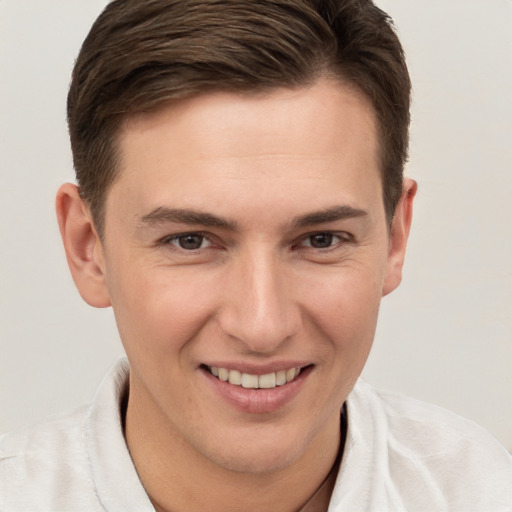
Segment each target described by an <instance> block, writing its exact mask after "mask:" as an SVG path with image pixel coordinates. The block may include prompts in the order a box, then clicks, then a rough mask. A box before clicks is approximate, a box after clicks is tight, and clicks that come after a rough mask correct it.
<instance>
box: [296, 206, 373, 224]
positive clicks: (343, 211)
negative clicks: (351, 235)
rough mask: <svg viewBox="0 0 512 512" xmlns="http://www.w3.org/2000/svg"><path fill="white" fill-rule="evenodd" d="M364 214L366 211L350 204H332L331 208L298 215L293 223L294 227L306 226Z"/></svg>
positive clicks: (363, 215)
mask: <svg viewBox="0 0 512 512" xmlns="http://www.w3.org/2000/svg"><path fill="white" fill-rule="evenodd" d="M366 215H367V213H366V211H364V210H361V209H359V208H353V207H352V206H346V205H344V206H334V207H332V208H327V209H325V210H320V211H318V212H312V213H308V214H306V215H303V216H301V217H298V218H297V219H295V222H294V224H295V226H296V227H306V226H313V225H315V224H323V223H325V222H335V221H337V220H343V219H350V218H354V217H365V216H366Z"/></svg>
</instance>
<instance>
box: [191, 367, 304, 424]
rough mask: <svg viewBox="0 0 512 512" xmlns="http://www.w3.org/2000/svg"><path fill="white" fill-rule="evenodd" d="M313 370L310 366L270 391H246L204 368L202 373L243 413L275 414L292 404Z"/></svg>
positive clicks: (220, 393) (216, 389)
mask: <svg viewBox="0 0 512 512" xmlns="http://www.w3.org/2000/svg"><path fill="white" fill-rule="evenodd" d="M312 369H313V368H312V367H311V366H308V367H306V368H304V369H303V370H302V371H301V372H300V373H299V375H298V376H297V377H295V379H293V380H292V381H291V382H288V383H286V384H284V385H282V386H276V387H275V388H270V389H261V388H260V389H246V388H244V387H242V386H236V385H234V384H230V383H229V382H225V381H223V380H220V379H218V378H217V377H214V376H213V375H212V374H211V373H210V372H209V371H208V370H206V369H204V368H201V372H202V373H203V375H204V376H205V377H206V378H207V380H208V382H209V384H210V385H211V386H213V388H214V389H215V391H216V392H217V394H218V395H220V396H221V397H222V398H223V399H224V400H225V401H226V402H228V403H229V404H230V405H231V406H233V407H235V408H236V409H238V410H239V411H242V412H246V413H252V414H263V413H272V412H275V411H277V410H279V409H281V408H282V407H284V406H285V405H286V404H288V403H289V402H291V401H292V400H293V399H294V398H295V397H296V396H297V394H298V393H299V392H300V390H301V389H302V387H303V386H304V384H305V382H306V380H307V378H308V377H309V375H310V374H311V371H312Z"/></svg>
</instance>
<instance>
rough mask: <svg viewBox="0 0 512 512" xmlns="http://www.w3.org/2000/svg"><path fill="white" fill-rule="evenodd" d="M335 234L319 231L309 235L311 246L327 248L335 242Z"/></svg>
mask: <svg viewBox="0 0 512 512" xmlns="http://www.w3.org/2000/svg"><path fill="white" fill-rule="evenodd" d="M333 239H334V235H333V234H332V233H317V234H315V235H311V236H310V237H308V241H309V244H307V245H309V246H311V247H314V248H315V249H326V248H327V247H331V245H332V244H333Z"/></svg>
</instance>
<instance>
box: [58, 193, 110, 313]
mask: <svg viewBox="0 0 512 512" xmlns="http://www.w3.org/2000/svg"><path fill="white" fill-rule="evenodd" d="M56 211H57V219H58V222H59V229H60V234H61V236H62V241H63V243H64V249H65V251H66V258H67V261H68V265H69V269H70V271H71V275H72V276H73V281H74V282H75V285H76V287H77V288H78V291H79V293H80V295H81V296H82V298H83V299H84V300H85V302H87V303H88V304H89V305H91V306H94V307H97V308H104V307H108V306H110V299H109V295H108V290H107V286H106V282H105V273H104V269H105V267H104V258H103V246H102V244H101V240H100V239H99V236H98V234H97V232H96V229H95V227H94V223H93V222H92V218H91V215H90V213H89V209H88V208H87V206H86V204H85V203H84V201H83V200H82V198H81V197H80V195H79V193H78V188H77V186H76V185H73V184H71V183H65V184H64V185H62V186H61V187H60V189H59V191H58V192H57V198H56Z"/></svg>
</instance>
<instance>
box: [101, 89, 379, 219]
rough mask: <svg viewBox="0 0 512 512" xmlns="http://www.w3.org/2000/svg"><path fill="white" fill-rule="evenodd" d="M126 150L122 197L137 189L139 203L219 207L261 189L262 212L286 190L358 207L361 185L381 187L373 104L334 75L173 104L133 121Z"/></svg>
mask: <svg viewBox="0 0 512 512" xmlns="http://www.w3.org/2000/svg"><path fill="white" fill-rule="evenodd" d="M119 149H120V154H121V164H120V174H119V178H118V181H117V183H115V184H114V186H113V190H112V192H114V195H115V190H116V188H117V189H123V188H124V189H125V191H126V190H130V191H131V192H132V193H133V194H132V195H133V197H132V200H133V204H132V206H133V207H135V205H136V204H138V203H140V204H141V205H142V204H144V206H145V207H146V206H147V207H148V208H149V207H153V208H155V207H158V206H161V205H166V204H167V203H169V202H170V201H171V202H172V201H176V200H177V199H178V198H177V197H176V194H177V191H180V192H181V198H180V200H181V201H184V202H194V201H195V202H201V201H209V202H210V204H212V201H213V203H218V207H219V208H221V209H222V208H225V203H226V200H225V199H226V197H227V196H229V197H230V202H232V203H236V202H237V200H241V198H242V197H244V198H245V200H246V201H248V202H250V201H253V200H254V198H253V197H252V196H253V195H254V191H255V190H259V194H261V193H262V191H264V193H265V197H261V201H260V206H261V207H262V208H263V207H264V204H263V203H264V202H265V201H266V202H267V203H271V202H272V201H274V202H275V201H283V197H284V194H283V193H284V192H286V197H288V198H289V200H290V201H291V202H292V203H293V202H294V201H295V202H296V201H300V200H302V199H304V196H305V195H307V194H308V193H310V194H314V191H315V190H316V191H318V193H321V194H323V195H325V194H326V193H327V192H329V191H330V192H329V195H333V196H335V195H336V194H338V195H340V194H341V196H343V195H345V199H346V200H345V202H346V203H347V204H350V202H351V201H352V202H353V198H352V199H351V198H350V194H351V193H354V191H355V190H356V189H358V190H359V192H360V191H361V190H364V189H365V188H368V189H370V188H371V189H374V188H375V187H376V186H377V187H378V188H379V190H380V188H381V185H380V173H379V165H378V160H379V159H378V152H379V151H378V140H377V129H376V116H375V113H374V110H373V107H372V106H371V103H370V101H369V100H367V98H366V97H365V96H364V95H363V94H362V93H360V92H359V91H357V90H356V89H354V88H352V87H348V86H345V85H343V84H340V83H339V82H334V81H332V80H327V79H325V80H320V81H318V82H317V83H315V84H314V85H311V86H308V87H300V88H296V89H288V88H286V89H276V90H274V91H272V92H267V93H259V94H251V95H247V94H245V95H242V94H234V93H227V92H216V93H211V94H203V95H201V96H197V97H193V98H189V99H185V100H179V101H176V102H173V103H170V104H167V105H165V106H164V107H162V108H159V109H158V110H156V111H154V112H150V113H143V114H138V115H136V116H132V117H131V118H129V119H128V120H127V121H126V122H125V124H124V127H123V130H122V132H121V134H120V140H119ZM356 185H357V186H356ZM119 193H120V192H119ZM235 194H236V196H235ZM379 197H380V196H379ZM311 200H313V197H312V198H311ZM149 203H152V204H149ZM107 204H108V200H107ZM193 206H197V205H196V204H194V205H193ZM319 206H320V207H322V205H319Z"/></svg>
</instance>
